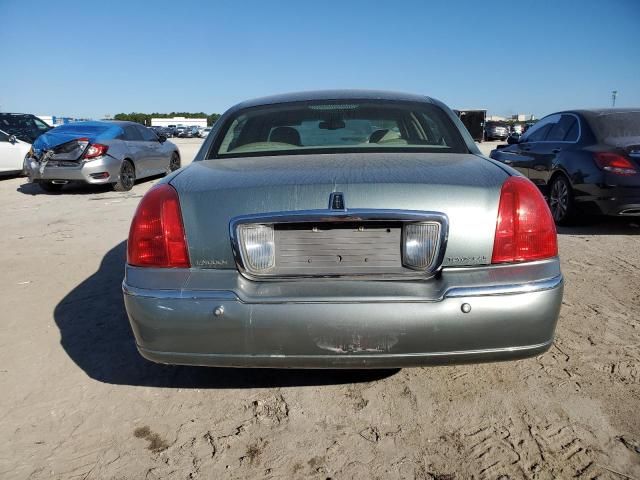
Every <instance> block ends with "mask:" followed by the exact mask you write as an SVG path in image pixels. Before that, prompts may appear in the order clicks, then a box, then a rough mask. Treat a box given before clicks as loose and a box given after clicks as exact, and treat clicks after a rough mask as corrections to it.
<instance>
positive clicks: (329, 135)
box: [123, 91, 563, 368]
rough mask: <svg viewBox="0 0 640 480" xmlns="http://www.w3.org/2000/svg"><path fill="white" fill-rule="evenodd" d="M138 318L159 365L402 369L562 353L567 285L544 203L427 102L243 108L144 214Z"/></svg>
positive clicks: (146, 203)
mask: <svg viewBox="0 0 640 480" xmlns="http://www.w3.org/2000/svg"><path fill="white" fill-rule="evenodd" d="M123 290H124V299H125V305H126V309H127V312H128V315H129V319H130V321H131V325H132V328H133V332H134V334H135V338H136V342H137V345H138V348H139V350H140V352H141V354H142V355H143V356H144V357H146V358H148V359H150V360H153V361H157V362H162V363H176V364H190V365H224V366H254V367H255V366H260V367H321V368H334V367H358V368H360V367H403V366H416V365H424V364H432V363H452V362H475V361H487V360H502V359H515V358H521V357H527V356H531V355H537V354H539V353H541V352H544V351H545V350H546V349H548V348H549V347H550V345H551V344H552V342H553V337H554V330H555V326H556V322H557V319H558V314H559V311H560V305H561V301H562V290H563V277H562V274H561V272H560V263H559V260H558V256H557V241H556V231H555V226H554V223H553V219H552V217H551V214H550V212H549V209H548V207H547V205H546V203H545V201H544V198H543V197H542V195H541V194H540V192H539V191H538V189H537V188H536V187H535V186H534V185H533V184H532V183H531V182H529V181H528V180H526V179H524V178H523V177H521V176H519V175H518V173H517V172H515V171H514V170H512V169H511V168H509V167H507V166H505V165H502V164H500V163H499V162H496V161H493V160H491V159H488V158H486V157H483V156H482V155H480V153H479V151H478V149H477V147H476V145H475V143H474V142H473V140H472V139H471V138H470V136H469V134H468V133H467V132H466V130H465V128H464V127H463V125H462V124H461V122H460V120H459V119H458V118H457V117H456V116H455V115H454V114H453V113H452V112H451V110H449V108H447V107H446V106H445V105H443V104H442V103H440V102H438V101H437V100H434V99H430V98H427V97H422V96H415V95H405V94H394V93H387V92H369V91H325V92H310V93H303V94H291V95H283V96H276V97H269V98H264V99H259V100H254V101H250V102H245V103H243V104H240V105H237V106H235V107H233V108H232V109H230V110H229V111H228V112H226V113H225V114H224V115H223V116H222V117H221V118H220V119H219V120H218V121H217V122H216V123H215V125H214V127H213V130H212V131H211V133H210V134H209V136H208V137H207V139H206V140H205V142H204V144H203V146H202V148H201V150H200V152H199V153H198V155H197V157H196V159H195V161H194V162H193V163H192V164H191V165H190V166H188V167H187V168H185V169H182V170H181V171H180V172H178V173H177V174H173V175H171V176H169V177H167V178H166V179H165V180H163V181H162V182H161V183H160V184H159V185H157V186H156V187H154V188H153V189H151V190H150V191H149V192H148V193H147V194H146V195H145V197H144V198H143V199H142V201H141V203H140V205H139V207H138V210H137V211H136V214H135V216H134V219H133V222H132V225H131V231H130V236H129V242H128V260H127V266H126V276H125V279H124V283H123Z"/></svg>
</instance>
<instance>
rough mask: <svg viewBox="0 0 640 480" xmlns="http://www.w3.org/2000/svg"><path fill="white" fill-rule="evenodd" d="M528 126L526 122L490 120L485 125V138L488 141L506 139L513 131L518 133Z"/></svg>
mask: <svg viewBox="0 0 640 480" xmlns="http://www.w3.org/2000/svg"><path fill="white" fill-rule="evenodd" d="M527 127H528V125H527V124H525V123H514V124H509V123H507V122H499V121H494V120H489V121H487V122H486V123H485V125H484V139H485V140H487V141H491V140H506V139H507V137H508V136H509V135H511V134H513V133H516V134H518V135H520V134H522V133H524V132H525V130H526V129H527Z"/></svg>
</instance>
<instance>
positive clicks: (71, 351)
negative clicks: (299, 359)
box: [0, 140, 640, 480]
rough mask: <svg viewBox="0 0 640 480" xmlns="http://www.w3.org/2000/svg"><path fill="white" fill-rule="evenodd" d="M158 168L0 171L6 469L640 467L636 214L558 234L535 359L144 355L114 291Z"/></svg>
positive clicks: (553, 474) (190, 149) (521, 474)
mask: <svg viewBox="0 0 640 480" xmlns="http://www.w3.org/2000/svg"><path fill="white" fill-rule="evenodd" d="M176 143H180V147H181V150H182V152H183V157H184V158H185V159H186V158H191V157H192V156H193V155H194V154H195V151H196V149H197V148H198V141H197V140H183V141H180V140H178V141H176ZM482 148H483V149H487V148H490V145H488V144H483V145H482ZM185 163H186V162H185ZM156 181H157V179H155V180H150V181H143V182H141V183H139V184H138V185H136V186H135V187H134V189H133V190H132V191H131V192H128V193H124V194H122V193H116V192H112V191H110V190H108V189H105V188H97V189H96V188H87V187H83V188H73V189H68V190H67V191H65V193H64V194H62V195H47V194H43V193H41V192H40V191H39V189H38V187H37V186H34V185H29V184H27V183H26V182H25V180H24V179H22V178H10V179H2V180H0V212H1V213H0V219H1V222H0V226H1V228H0V265H1V267H2V268H1V270H0V285H1V287H2V293H1V294H0V312H2V313H1V314H0V318H2V329H1V330H0V391H1V392H2V394H1V395H0V415H1V422H0V439H2V440H1V441H0V478H8V479H27V478H33V479H51V478H54V479H58V478H60V479H74V478H76V479H97V478H100V479H103V478H106V479H111V478H113V479H129V478H131V479H138V478H147V479H155V478H169V479H196V478H202V479H205V478H207V479H209V478H247V477H252V478H318V479H327V478H332V479H348V478H362V479H369V478H418V479H440V480H444V479H467V478H477V479H483V478H503V479H506V478H511V479H516V478H534V479H552V478H579V479H583V478H584V479H593V478H599V479H625V478H635V479H640V320H639V317H640V314H639V313H638V312H640V248H639V247H640V242H639V239H640V236H639V234H640V226H639V225H640V221H639V222H638V223H636V222H632V221H626V222H624V221H594V222H592V223H590V224H589V225H587V226H584V227H576V228H572V229H561V230H560V232H559V233H560V252H561V257H562V265H563V270H564V274H565V276H566V289H565V299H564V304H563V308H562V313H561V318H560V322H559V325H558V330H557V337H556V342H555V344H554V346H553V347H552V348H551V350H550V351H549V352H547V353H545V354H544V355H541V356H539V357H537V358H532V359H527V360H522V361H518V362H508V363H489V364H481V365H468V366H445V367H429V368H415V369H403V370H393V371H337V372H336V371H289V370H285V371H283V370H234V369H213V368H209V369H207V368H187V367H170V366H161V365H156V364H153V363H150V362H147V361H146V360H144V359H142V358H141V357H140V356H139V355H138V353H137V352H136V349H135V346H134V342H133V337H132V334H131V331H130V328H129V324H128V321H127V318H126V314H125V311H124V307H123V303H122V295H121V291H120V283H121V281H122V276H123V263H124V259H125V241H126V237H127V232H128V227H129V222H130V220H131V217H132V214H133V211H134V209H135V207H136V205H137V203H138V202H139V200H140V198H141V196H142V195H143V194H144V193H145V192H146V191H147V190H148V189H149V188H150V187H151V186H152V185H153V184H154V183H155V182H156Z"/></svg>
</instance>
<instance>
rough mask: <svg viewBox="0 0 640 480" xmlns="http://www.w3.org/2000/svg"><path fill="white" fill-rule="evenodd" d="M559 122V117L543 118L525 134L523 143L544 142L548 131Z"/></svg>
mask: <svg viewBox="0 0 640 480" xmlns="http://www.w3.org/2000/svg"><path fill="white" fill-rule="evenodd" d="M559 120H560V115H549V116H548V117H545V118H543V119H542V120H540V121H539V122H538V123H536V124H535V125H534V126H533V127H531V128H530V129H529V130H528V131H527V133H526V134H525V138H524V140H523V141H524V142H541V141H543V140H545V138H546V137H547V134H548V133H549V130H551V128H552V127H553V126H554V125H555V124H556V123H557V122H558V121H559Z"/></svg>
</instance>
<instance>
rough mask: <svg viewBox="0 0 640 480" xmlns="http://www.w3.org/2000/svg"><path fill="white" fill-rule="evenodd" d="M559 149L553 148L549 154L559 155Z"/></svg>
mask: <svg viewBox="0 0 640 480" xmlns="http://www.w3.org/2000/svg"><path fill="white" fill-rule="evenodd" d="M559 152H560V149H559V148H554V149H553V150H551V153H559Z"/></svg>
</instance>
